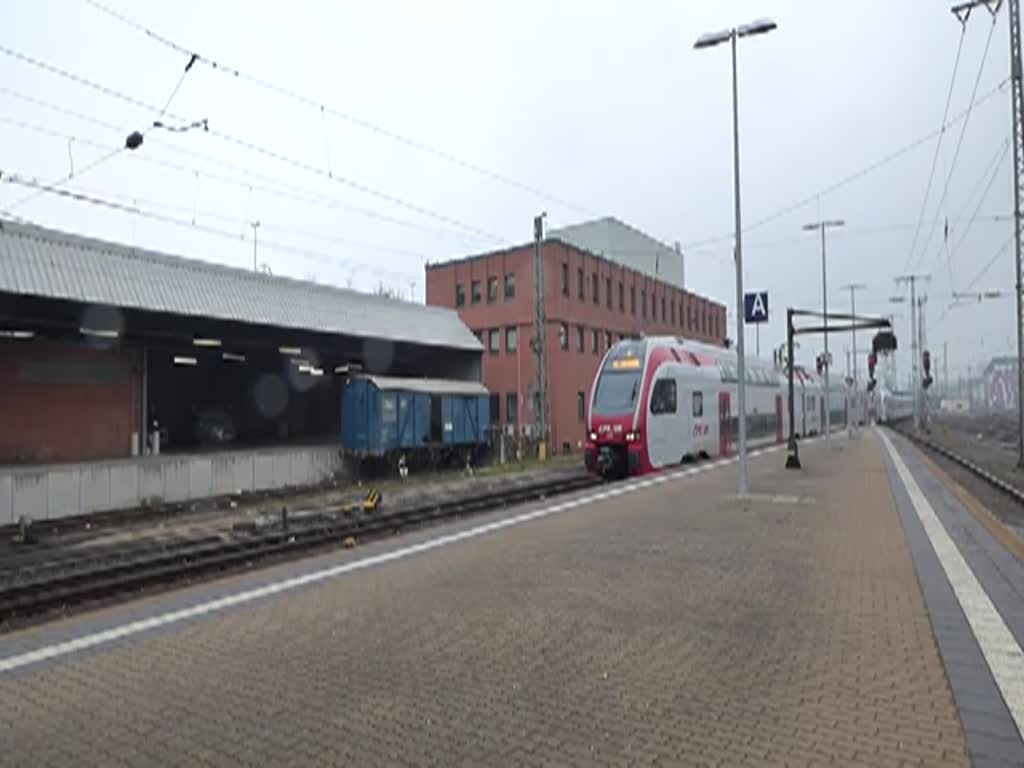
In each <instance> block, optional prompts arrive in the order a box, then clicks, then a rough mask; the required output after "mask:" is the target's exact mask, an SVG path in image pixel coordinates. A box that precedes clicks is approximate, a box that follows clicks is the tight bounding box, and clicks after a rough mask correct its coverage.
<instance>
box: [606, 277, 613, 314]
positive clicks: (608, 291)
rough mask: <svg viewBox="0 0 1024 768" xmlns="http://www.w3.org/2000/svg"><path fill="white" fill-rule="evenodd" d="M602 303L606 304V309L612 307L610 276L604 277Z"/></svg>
mask: <svg viewBox="0 0 1024 768" xmlns="http://www.w3.org/2000/svg"><path fill="white" fill-rule="evenodd" d="M604 303H605V304H607V305H608V309H611V308H612V279H611V278H610V277H606V278H605V279H604Z"/></svg>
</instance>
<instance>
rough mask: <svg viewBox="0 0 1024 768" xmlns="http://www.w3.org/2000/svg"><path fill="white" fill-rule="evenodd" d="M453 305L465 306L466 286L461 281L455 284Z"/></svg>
mask: <svg viewBox="0 0 1024 768" xmlns="http://www.w3.org/2000/svg"><path fill="white" fill-rule="evenodd" d="M455 306H456V307H464V306H466V287H465V286H464V285H463V284H462V283H456V284H455Z"/></svg>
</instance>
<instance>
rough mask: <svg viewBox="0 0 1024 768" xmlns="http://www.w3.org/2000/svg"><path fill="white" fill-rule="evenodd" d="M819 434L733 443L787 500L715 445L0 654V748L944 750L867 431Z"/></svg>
mask: <svg viewBox="0 0 1024 768" xmlns="http://www.w3.org/2000/svg"><path fill="white" fill-rule="evenodd" d="M837 446H838V449H836V450H834V451H833V452H832V454H831V455H826V454H825V452H824V449H823V448H822V447H820V446H812V445H808V446H806V447H805V448H804V450H803V458H804V464H805V470H804V471H803V472H799V473H792V472H784V471H783V470H782V469H781V464H782V461H783V457H782V455H781V454H778V453H777V454H773V455H769V456H765V457H760V458H756V459H753V460H752V463H751V478H752V484H753V487H754V488H755V489H756V490H757V491H758V493H759V494H767V495H771V494H787V495H796V496H798V497H801V498H802V499H804V500H805V503H799V504H794V503H788V502H778V501H772V500H770V499H769V498H766V497H765V496H761V495H759V496H756V497H754V498H753V499H751V500H744V501H742V502H741V501H738V500H736V499H735V498H734V497H733V496H731V495H730V494H731V493H732V492H733V489H734V483H735V469H734V468H725V469H716V470H712V471H708V472H705V473H702V474H700V475H697V476H694V477H691V478H687V479H684V480H680V481H673V482H668V483H663V484H661V485H658V486H654V487H651V488H648V489H645V490H642V491H638V492H635V493H631V494H629V495H627V496H623V497H619V498H618V499H612V500H607V501H603V502H597V503H594V504H591V505H589V506H587V507H583V508H577V509H576V510H573V511H570V512H567V513H564V514H561V515H557V516H554V517H550V518H545V519H543V520H540V521H537V522H534V523H531V524H528V525H524V526H519V527H516V528H511V529H508V530H505V531H502V532H501V533H499V534H496V535H492V536H488V537H481V538H476V539H472V540H468V541H465V542H462V543H460V544H458V545H455V546H451V547H448V548H444V549H439V550H434V551H431V552H427V553H423V554H421V555H418V556H416V557H413V558H408V559H405V560H400V561H395V562H392V563H389V564H387V565H385V566H381V567H377V568H372V569H367V570H363V571H358V572H354V573H351V574H348V575H347V576H345V577H343V578H341V579H339V580H337V581H331V582H327V583H323V584H320V585H318V586H316V587H313V588H310V589H305V590H301V591H294V592H290V593H286V594H284V595H281V596H279V597H277V598H275V599H273V600H270V601H266V602H263V603H259V604H254V605H249V606H247V607H245V608H244V609H241V610H237V611H234V612H228V613H223V614H219V615H216V616H212V617H210V618H209V619H208V620H205V621H200V622H196V623H193V624H189V625H187V626H182V627H177V628H175V629H173V630H170V631H166V632H163V633H160V634H156V635H151V636H147V637H145V638H141V639H139V640H137V641H136V642H130V643H125V644H123V645H121V646H119V647H116V648H112V649H109V650H107V651H104V652H101V653H96V654H92V655H89V656H87V657H81V658H77V659H71V660H67V661H64V662H62V663H59V664H55V665H52V666H49V667H45V668H42V669H39V670H36V671H32V672H29V673H26V674H23V675H20V676H17V677H13V678H0V701H2V702H4V706H3V707H0V735H2V736H3V737H4V739H5V742H6V743H7V744H8V745H12V744H13V745H14V749H13V750H11V749H7V750H6V751H0V764H2V765H7V764H11V765H45V764H47V763H49V764H55V765H66V764H68V763H67V758H66V755H67V754H74V755H80V756H81V755H85V756H88V755H96V756H100V757H97V758H96V759H97V761H98V764H110V763H108V762H107V761H105V760H103V759H102V757H101V756H102V755H104V754H109V755H113V756H122V757H123V756H131V758H132V759H130V760H129V761H128V762H129V764H134V765H145V764H154V765H156V764H159V765H170V764H182V765H204V764H209V765H228V766H230V765H271V764H273V765H287V764H295V765H315V764H322V765H360V766H363V765H366V766H376V765H381V766H384V765H396V766H427V765H444V766H458V765H467V766H500V765H530V766H535V765H558V766H572V765H580V766H590V765H607V766H619V765H631V766H669V765H687V766H692V765H701V764H707V765H730V766H744V765H749V766H761V765H820V764H825V763H829V762H836V763H841V764H850V765H852V764H857V763H858V762H859V763H860V764H863V765H871V766H888V765H893V766H896V765H901V764H908V765H909V764H924V765H951V766H962V765H969V759H968V755H967V751H966V747H965V743H964V737H963V732H962V729H961V725H960V720H959V717H958V713H957V710H956V707H955V706H954V703H953V699H952V697H951V694H950V690H949V686H948V684H947V681H946V677H945V673H944V670H943V666H942V662H941V660H940V658H939V655H938V651H937V649H936V644H935V639H934V636H933V634H932V630H931V625H930V623H929V619H928V615H927V612H926V610H925V606H924V601H923V599H922V595H921V592H920V589H919V587H918V583H917V580H916V576H915V572H914V567H913V564H912V561H911V558H910V553H909V550H908V547H907V544H906V541H905V539H904V537H903V533H902V529H901V527H900V521H899V517H898V515H897V511H896V507H895V502H894V500H893V497H892V494H891V492H890V489H889V483H888V478H887V474H886V469H885V465H884V462H883V459H882V454H881V446H880V443H879V441H878V439H877V437H875V436H874V435H873V433H871V432H866V433H865V434H864V436H863V438H862V439H861V440H858V441H852V442H849V443H845V442H842V441H837ZM440 530H446V529H444V528H442V529H440ZM55 724H59V727H57V726H55ZM994 749H995V748H994ZM28 750H38V751H35V752H29V751H28ZM996 757H997V756H996Z"/></svg>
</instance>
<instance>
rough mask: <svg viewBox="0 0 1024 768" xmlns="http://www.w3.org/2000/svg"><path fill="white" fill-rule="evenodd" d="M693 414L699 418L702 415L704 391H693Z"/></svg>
mask: <svg viewBox="0 0 1024 768" xmlns="http://www.w3.org/2000/svg"><path fill="white" fill-rule="evenodd" d="M693 415H694V417H695V418H700V417H701V416H703V415H704V393H703V392H694V393H693Z"/></svg>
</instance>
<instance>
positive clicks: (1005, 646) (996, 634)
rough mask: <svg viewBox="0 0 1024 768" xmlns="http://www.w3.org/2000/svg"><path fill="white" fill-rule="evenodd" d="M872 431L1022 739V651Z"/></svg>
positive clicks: (905, 472)
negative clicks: (886, 455)
mask: <svg viewBox="0 0 1024 768" xmlns="http://www.w3.org/2000/svg"><path fill="white" fill-rule="evenodd" d="M878 433H879V435H881V437H882V442H883V443H884V444H885V447H886V450H888V451H889V456H890V457H891V458H892V462H893V464H894V465H895V467H896V472H897V474H899V476H900V480H902V481H903V486H904V487H905V488H906V490H907V495H909V496H910V501H911V503H912V504H913V506H914V511H915V512H916V513H917V516H918V518H919V519H920V520H921V525H923V526H924V530H925V533H926V534H928V539H929V541H931V544H932V548H933V549H934V550H935V554H936V555H937V556H938V558H939V562H940V563H941V564H942V569H943V570H944V571H945V572H946V577H947V578H948V579H949V583H950V585H951V586H952V587H953V592H954V593H955V594H956V599H957V600H958V601H959V603H960V608H961V609H962V610H963V612H964V616H966V617H967V622H968V624H970V626H971V631H972V632H974V637H975V638H976V639H977V641H978V645H979V646H980V647H981V653H982V655H983V656H984V657H985V662H986V663H987V664H988V668H989V669H990V670H991V671H992V677H994V678H995V681H996V685H997V686H999V691H1000V693H1002V695H1003V700H1004V701H1005V702H1006V706H1007V708H1008V709H1009V710H1010V714H1011V715H1012V716H1013V720H1014V722H1015V723H1016V724H1017V731H1018V732H1019V733H1020V734H1022V735H1024V652H1022V651H1021V648H1020V646H1019V645H1018V644H1017V641H1016V640H1015V639H1014V637H1013V634H1012V633H1011V632H1010V630H1009V628H1008V627H1007V626H1006V622H1004V621H1003V617H1002V616H1000V615H999V611H998V610H996V607H995V606H994V605H993V604H992V600H991V599H990V598H989V596H988V594H987V593H986V592H985V589H984V588H983V587H982V586H981V583H980V582H979V581H978V578H977V577H976V576H975V575H974V571H972V570H971V566H970V565H968V563H967V561H966V560H965V559H964V556H963V555H962V554H960V550H959V549H957V546H956V543H955V542H954V541H953V539H952V538H951V537H950V535H949V532H948V531H947V530H946V527H945V526H944V525H943V523H942V521H941V520H940V519H939V517H938V515H936V514H935V510H934V509H933V508H932V505H931V504H930V503H929V502H928V499H927V497H926V496H925V495H924V493H923V492H922V491H921V487H920V486H919V485H918V484H917V481H916V480H915V479H914V476H913V475H912V474H911V473H910V470H909V469H907V465H906V464H904V463H903V458H902V457H901V456H900V455H899V453H898V452H897V451H896V448H895V447H894V446H893V444H892V442H891V441H890V440H889V436H888V435H886V434H885V432H884V431H883V430H879V431H878Z"/></svg>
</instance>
